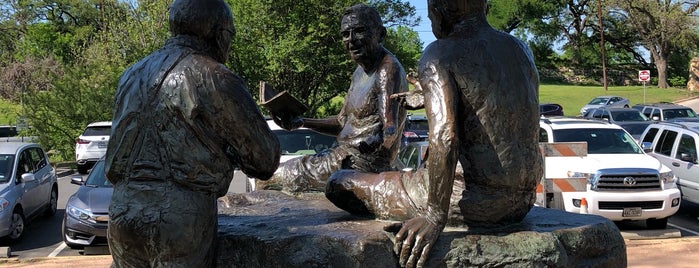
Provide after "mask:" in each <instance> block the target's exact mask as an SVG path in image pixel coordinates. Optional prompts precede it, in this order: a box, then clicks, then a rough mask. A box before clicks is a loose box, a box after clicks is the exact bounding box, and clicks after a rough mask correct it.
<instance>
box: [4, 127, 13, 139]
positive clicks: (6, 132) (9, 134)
mask: <svg viewBox="0 0 699 268" xmlns="http://www.w3.org/2000/svg"><path fill="white" fill-rule="evenodd" d="M14 136H17V129H16V128H15V127H0V137H3V138H5V137H14Z"/></svg>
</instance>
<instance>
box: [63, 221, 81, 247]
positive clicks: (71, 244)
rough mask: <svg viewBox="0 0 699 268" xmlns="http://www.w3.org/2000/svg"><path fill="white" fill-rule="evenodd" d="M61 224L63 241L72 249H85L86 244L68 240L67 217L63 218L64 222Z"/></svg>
mask: <svg viewBox="0 0 699 268" xmlns="http://www.w3.org/2000/svg"><path fill="white" fill-rule="evenodd" d="M61 226H62V228H61V235H62V236H63V243H66V246H68V247H69V248H71V249H83V248H84V247H85V246H83V245H80V244H75V243H71V242H68V240H67V239H66V219H65V217H64V218H63V223H62V224H61Z"/></svg>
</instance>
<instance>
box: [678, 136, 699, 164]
mask: <svg viewBox="0 0 699 268" xmlns="http://www.w3.org/2000/svg"><path fill="white" fill-rule="evenodd" d="M682 154H687V155H690V156H692V157H693V158H694V159H696V155H697V146H696V143H695V142H694V137H692V136H690V135H687V134H682V137H680V143H679V144H678V145H677V153H676V154H675V158H677V159H682Z"/></svg>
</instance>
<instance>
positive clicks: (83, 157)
mask: <svg viewBox="0 0 699 268" xmlns="http://www.w3.org/2000/svg"><path fill="white" fill-rule="evenodd" d="M111 131H112V122H107V121H103V122H94V123H91V124H89V125H87V127H86V128H85V131H83V134H81V135H80V137H78V138H77V139H75V163H76V164H77V165H78V172H79V173H80V174H87V171H88V170H90V168H91V167H92V166H93V165H94V164H95V163H96V162H97V160H99V159H100V158H101V157H102V156H103V155H104V154H105V153H106V152H107V143H108V142H109V135H110V134H111Z"/></svg>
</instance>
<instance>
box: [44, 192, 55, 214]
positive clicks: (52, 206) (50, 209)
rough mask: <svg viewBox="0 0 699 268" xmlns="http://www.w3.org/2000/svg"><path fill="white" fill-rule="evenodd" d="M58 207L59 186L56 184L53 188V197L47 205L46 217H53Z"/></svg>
mask: <svg viewBox="0 0 699 268" xmlns="http://www.w3.org/2000/svg"><path fill="white" fill-rule="evenodd" d="M57 209H58V187H57V186H56V185H54V186H53V188H52V189H51V197H50V199H49V203H48V204H47V207H46V212H44V213H45V214H44V215H45V216H46V217H53V215H56V210H57Z"/></svg>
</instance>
